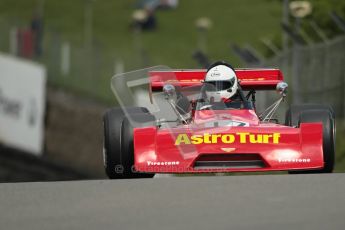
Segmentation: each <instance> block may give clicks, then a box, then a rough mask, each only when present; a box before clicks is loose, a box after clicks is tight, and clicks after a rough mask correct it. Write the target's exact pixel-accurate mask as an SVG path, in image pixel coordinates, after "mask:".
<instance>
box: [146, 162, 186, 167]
mask: <svg viewBox="0 0 345 230" xmlns="http://www.w3.org/2000/svg"><path fill="white" fill-rule="evenodd" d="M179 164H180V162H179V161H147V165H148V166H172V165H179Z"/></svg>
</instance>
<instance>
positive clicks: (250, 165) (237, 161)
mask: <svg viewBox="0 0 345 230" xmlns="http://www.w3.org/2000/svg"><path fill="white" fill-rule="evenodd" d="M264 167H265V163H264V161H263V160H262V158H261V157H260V155H259V154H231V155H230V154H204V155H201V156H200V157H199V158H198V159H197V160H196V161H195V164H194V168H195V169H256V168H264Z"/></svg>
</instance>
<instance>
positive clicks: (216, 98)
mask: <svg viewBox="0 0 345 230" xmlns="http://www.w3.org/2000/svg"><path fill="white" fill-rule="evenodd" d="M203 88H204V92H203V93H204V97H205V99H207V101H208V102H209V103H211V104H213V103H216V102H225V103H227V102H231V101H233V100H235V99H237V98H238V94H237V91H238V80H237V77H236V73H235V70H234V68H233V67H232V66H231V65H230V64H228V63H226V62H224V61H217V62H215V63H213V64H212V65H210V67H209V68H208V69H207V73H206V76H205V80H204V87H203Z"/></svg>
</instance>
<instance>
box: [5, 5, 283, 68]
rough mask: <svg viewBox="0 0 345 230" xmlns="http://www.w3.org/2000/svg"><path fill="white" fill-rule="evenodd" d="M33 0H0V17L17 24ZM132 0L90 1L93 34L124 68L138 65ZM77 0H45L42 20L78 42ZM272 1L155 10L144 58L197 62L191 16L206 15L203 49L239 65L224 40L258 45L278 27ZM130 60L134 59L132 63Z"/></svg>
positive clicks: (153, 62)
mask: <svg viewBox="0 0 345 230" xmlns="http://www.w3.org/2000/svg"><path fill="white" fill-rule="evenodd" d="M37 2H38V1H37V0H16V1H13V0H2V1H1V2H0V17H6V18H12V19H18V21H20V22H21V23H20V24H23V22H28V21H29V20H30V18H31V17H32V12H33V11H34V9H35V7H36V4H37ZM134 3H135V1H133V0H132V1H129V0H114V1H110V0H107V1H99V0H98V1H95V2H94V3H93V9H94V38H95V40H96V41H97V42H98V43H100V44H102V45H103V46H104V47H105V49H106V50H107V52H109V53H112V54H114V55H115V56H116V57H117V58H120V59H123V60H124V62H125V64H126V67H127V69H133V68H136V67H139V65H140V63H135V62H137V57H136V53H137V52H136V51H135V48H134V47H133V34H132V31H131V30H130V29H129V24H130V21H131V15H132V12H133V10H134V8H133V6H134ZM84 6H85V1H83V0H73V1H69V0H61V1H53V0H46V1H45V7H44V15H45V26H46V28H47V29H54V30H55V31H56V32H57V33H59V34H60V35H61V38H62V39H66V40H69V41H72V42H73V44H75V45H78V44H80V43H82V42H83V39H84V38H83V36H84V33H83V28H84V19H83V17H84V16H83V14H84ZM280 8H281V7H280V4H279V3H278V2H272V1H267V0H217V1H212V0H181V1H180V5H179V7H178V8H177V9H176V10H172V11H159V12H157V19H158V26H159V27H158V29H157V30H156V31H152V32H144V33H143V34H142V43H143V47H144V49H145V50H146V51H147V53H148V55H149V57H150V61H151V62H150V64H151V65H157V64H164V65H168V66H171V67H174V68H191V67H197V65H196V63H195V62H194V61H193V60H192V59H191V54H192V53H193V51H194V50H195V49H196V44H197V42H196V41H197V35H198V34H197V30H196V28H195V25H194V23H195V20H196V19H197V18H198V17H209V18H210V19H211V20H212V22H213V27H212V28H211V30H210V32H209V36H208V54H209V55H210V56H211V57H212V59H213V60H216V59H226V60H229V61H230V62H232V63H234V65H239V64H240V61H239V60H238V59H237V58H236V57H235V56H234V55H233V54H232V53H231V50H230V48H229V44H230V42H236V43H239V44H243V43H247V42H248V43H250V44H252V45H253V46H255V47H257V48H260V47H261V45H260V41H259V39H260V38H261V37H269V36H272V35H273V34H274V33H277V31H279V30H280V27H279V23H280V17H281V9H280ZM133 62H134V63H133Z"/></svg>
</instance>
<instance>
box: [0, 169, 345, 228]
mask: <svg viewBox="0 0 345 230" xmlns="http://www.w3.org/2000/svg"><path fill="white" fill-rule="evenodd" d="M0 229H8V230H9V229H26V230H31V229H32V230H37V229H82V230H85V229H107V230H108V229H131V230H134V229H147V230H156V229H207V230H210V229H212V230H215V229H227V230H229V229H279V230H284V229H288V230H291V229H313V230H315V229H322V230H323V229H332V230H333V229H342V230H343V229H345V174H328V175H265V176H259V175H255V176H228V177H225V176H218V177H179V178H157V179H143V180H116V181H110V180H101V181H74V182H45V183H17V184H0Z"/></svg>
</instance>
